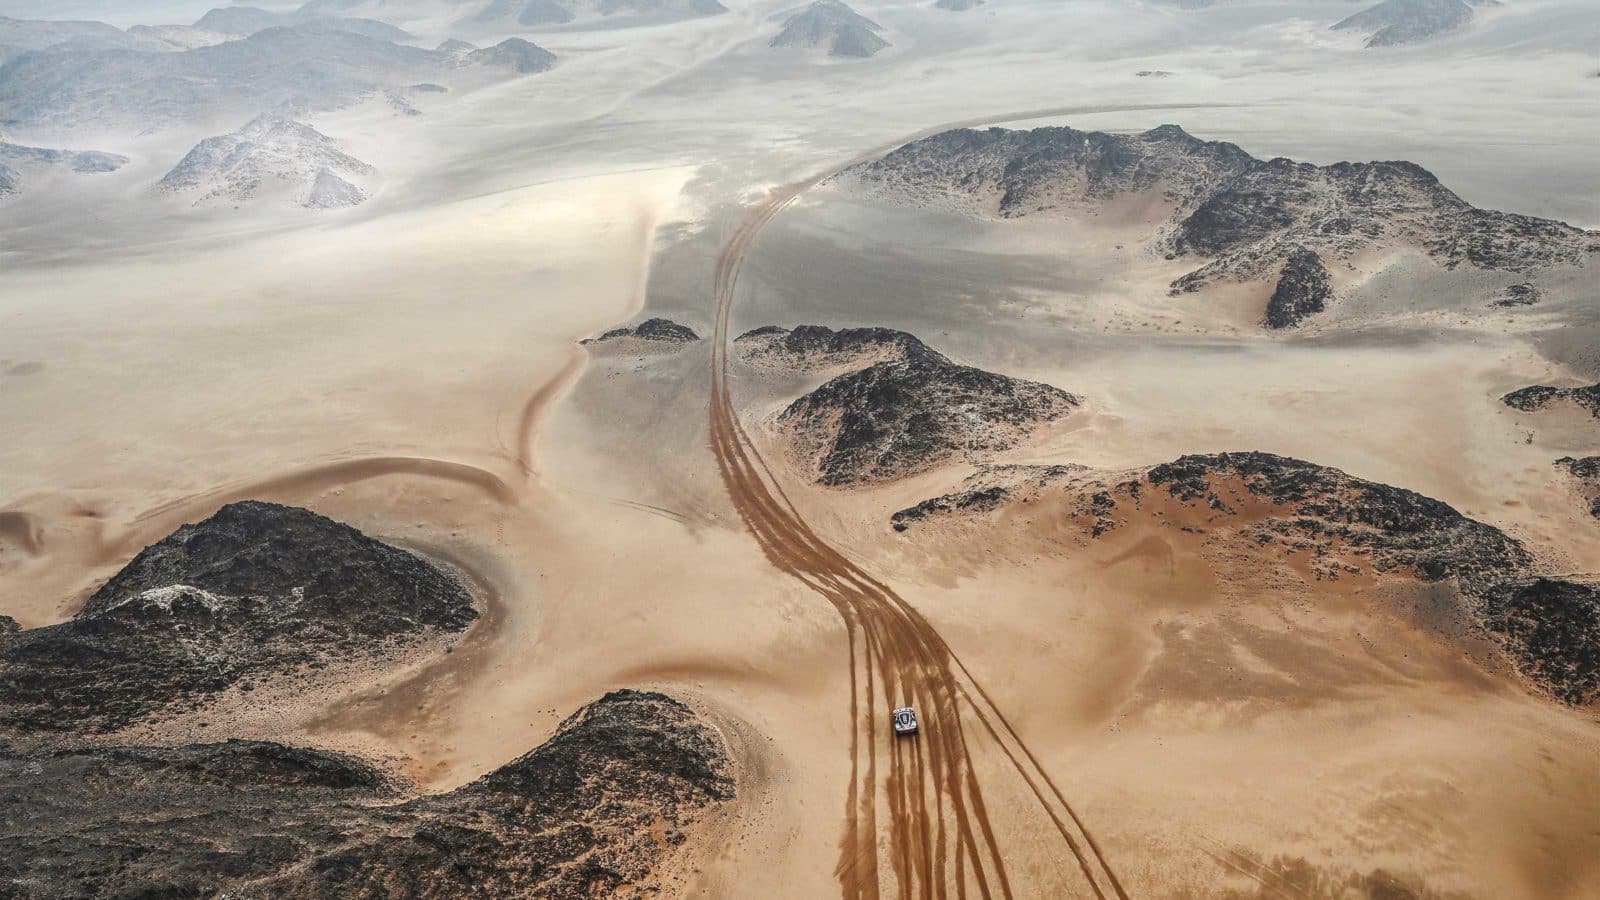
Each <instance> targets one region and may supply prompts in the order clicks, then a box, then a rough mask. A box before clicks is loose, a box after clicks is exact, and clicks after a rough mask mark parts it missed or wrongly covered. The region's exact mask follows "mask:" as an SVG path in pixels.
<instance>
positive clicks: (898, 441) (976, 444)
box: [778, 329, 1078, 485]
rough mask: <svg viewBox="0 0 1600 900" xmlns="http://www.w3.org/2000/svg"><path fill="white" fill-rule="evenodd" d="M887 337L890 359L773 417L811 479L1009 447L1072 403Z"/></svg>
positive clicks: (900, 468)
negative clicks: (892, 352)
mask: <svg viewBox="0 0 1600 900" xmlns="http://www.w3.org/2000/svg"><path fill="white" fill-rule="evenodd" d="M797 330H798V329H797ZM862 333H863V331H856V332H854V334H855V335H858V336H859V335H861V334H862ZM790 334H791V335H792V334H793V333H792V332H791V333H790ZM850 334H851V333H850V332H840V333H838V334H836V335H835V336H834V337H833V338H826V339H824V340H825V342H826V343H829V344H831V343H832V342H833V340H834V339H835V338H839V335H845V337H843V338H839V339H840V340H841V341H842V342H845V343H848V342H850V340H851V337H850V336H849V335H850ZM880 334H881V332H880ZM888 334H889V335H896V334H902V333H899V332H889V333H888ZM904 337H905V338H911V336H910V335H904ZM784 340H788V338H785V339H784ZM890 340H891V346H893V347H894V348H895V349H897V350H898V351H899V353H900V355H899V356H898V357H895V358H890V359H886V360H884V361H882V362H878V363H875V364H873V365H871V366H868V367H867V368H865V369H862V370H860V371H856V372H851V373H849V374H846V375H840V376H839V377H837V378H834V379H833V380H831V381H829V382H827V383H826V384H824V385H822V386H821V387H819V388H817V389H816V390H814V391H812V392H811V393H809V394H807V395H805V396H804V397H801V398H800V399H798V400H796V401H794V402H793V403H791V404H790V405H789V406H788V407H787V408H786V409H784V410H783V412H781V413H779V414H778V423H779V425H780V426H783V427H785V428H786V429H788V430H789V432H790V434H791V435H792V436H793V437H794V440H795V444H796V448H797V450H798V452H799V454H800V455H801V456H802V457H803V458H804V459H805V460H806V463H807V465H809V466H810V467H811V470H812V474H813V476H814V477H815V479H816V480H817V482H818V483H821V484H828V485H846V484H857V483H862V482H869V481H879V480H885V479H889V478H896V477H899V476H902V475H908V474H911V473H914V472H921V471H925V470H927V469H929V468H932V467H933V466H935V465H937V464H939V463H941V462H943V461H945V460H947V459H951V458H953V457H958V456H966V457H968V458H971V457H973V456H975V455H977V454H980V453H985V452H992V451H997V450H1004V449H1009V448H1011V447H1013V446H1016V444H1017V443H1018V442H1020V441H1021V440H1022V439H1023V438H1024V437H1025V436H1026V435H1027V433H1028V432H1029V430H1030V429H1031V428H1032V427H1034V426H1037V425H1039V424H1041V423H1044V422H1049V421H1052V420H1054V419H1058V418H1061V417H1062V416H1065V415H1066V414H1067V413H1069V412H1071V411H1072V410H1073V409H1074V408H1075V407H1077V405H1078V399H1077V398H1076V397H1074V396H1072V395H1071V394H1069V393H1067V392H1065V391H1063V390H1060V389H1059V388H1054V387H1051V386H1050V385H1047V384H1039V383H1037V382H1032V381H1022V380H1020V379H1016V378H1009V377H1007V376H1005V375H997V374H995V373H993V372H985V371H983V370H982V369H975V368H972V367H971V366H962V365H958V364H956V363H954V362H951V361H950V360H949V359H947V358H946V357H945V356H944V355H943V354H940V353H938V352H937V351H935V350H932V349H930V348H929V347H928V346H927V345H925V344H923V343H922V342H921V341H918V340H916V339H915V338H911V339H910V341H905V340H903V339H900V338H891V339H890Z"/></svg>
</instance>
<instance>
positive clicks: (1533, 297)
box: [1493, 281, 1544, 308]
mask: <svg viewBox="0 0 1600 900" xmlns="http://www.w3.org/2000/svg"><path fill="white" fill-rule="evenodd" d="M1543 296H1544V295H1543V293H1542V292H1541V291H1540V290H1539V288H1538V287H1537V286H1536V285H1535V284H1534V283H1533V282H1531V281H1524V282H1522V283H1521V284H1511V285H1507V286H1506V289H1505V290H1503V291H1501V292H1500V296H1498V297H1496V298H1495V299H1494V303H1493V305H1494V306H1498V307H1501V308H1509V307H1514V306H1532V305H1534V304H1535V303H1538V302H1539V300H1540V299H1541V298H1542V297H1543Z"/></svg>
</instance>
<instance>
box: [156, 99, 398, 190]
mask: <svg viewBox="0 0 1600 900" xmlns="http://www.w3.org/2000/svg"><path fill="white" fill-rule="evenodd" d="M376 174H377V172H376V170H375V169H373V168H372V167H371V166H369V165H367V164H366V163H364V162H362V161H361V160H359V159H356V158H355V157H353V156H351V155H350V154H348V153H345V152H344V151H343V150H340V149H339V146H338V144H337V143H335V142H334V140H333V139H332V138H330V137H328V136H327V135H325V134H323V133H322V132H320V131H317V130H316V129H315V128H312V127H311V126H309V125H306V124H304V123H301V122H296V121H294V120H292V119H287V118H284V117H282V116H271V115H267V116H259V117H257V118H256V119H254V120H252V121H251V122H249V123H248V124H247V125H245V126H244V127H243V128H241V129H239V130H238V131H236V132H233V133H232V134H224V135H218V136H216V137H209V138H206V139H205V140H203V141H201V142H200V143H198V144H196V145H195V146H194V149H192V150H190V151H189V152H188V153H187V154H186V155H185V156H184V157H183V159H182V160H181V161H179V163H178V164H177V165H176V166H174V167H173V169H172V171H170V172H168V173H167V174H166V176H165V177H163V178H162V179H161V182H160V185H159V186H160V189H161V190H163V191H166V192H167V193H171V194H180V195H186V196H188V197H192V198H193V202H194V204H195V205H197V206H199V205H206V204H224V203H225V204H239V203H244V202H247V201H250V200H253V199H256V198H257V197H262V196H267V195H271V196H274V197H276V196H281V197H284V198H286V199H288V200H289V201H291V202H293V203H295V204H297V205H299V206H303V207H306V208H308V209H331V208H342V207H348V206H355V205H356V204H358V203H361V202H362V201H364V200H365V199H366V193H365V192H364V191H363V190H362V189H361V187H359V186H358V185H359V184H360V183H363V182H370V181H372V180H373V179H374V177H375V176H376Z"/></svg>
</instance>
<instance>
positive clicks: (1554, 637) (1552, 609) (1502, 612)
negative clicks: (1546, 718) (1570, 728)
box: [1481, 578, 1600, 706]
mask: <svg viewBox="0 0 1600 900" xmlns="http://www.w3.org/2000/svg"><path fill="white" fill-rule="evenodd" d="M1481 596H1482V609H1481V616H1482V620H1483V623H1484V626H1485V627H1486V628H1488V629H1489V630H1490V631H1491V632H1493V633H1494V634H1496V635H1498V636H1499V637H1500V638H1501V641H1502V643H1503V644H1504V646H1505V647H1506V648H1507V650H1508V651H1509V652H1510V653H1511V655H1512V656H1513V658H1514V659H1515V660H1516V661H1517V665H1518V668H1520V669H1521V670H1522V672H1523V674H1525V675H1527V676H1528V677H1529V678H1531V679H1532V680H1533V681H1535V682H1536V683H1538V684H1539V685H1541V686H1543V687H1544V688H1545V689H1546V690H1548V691H1549V692H1550V693H1551V694H1553V695H1555V697H1556V698H1557V699H1559V700H1562V701H1563V702H1566V703H1570V704H1573V705H1580V706H1581V705H1585V704H1589V703H1594V702H1596V701H1597V700H1600V588H1597V587H1596V586H1595V585H1593V584H1588V583H1584V582H1580V581H1565V580H1556V579H1550V578H1534V579H1531V580H1527V581H1517V582H1507V583H1505V584H1501V585H1498V586H1496V587H1495V588H1494V589H1493V590H1488V591H1485V592H1483V593H1482V595H1481Z"/></svg>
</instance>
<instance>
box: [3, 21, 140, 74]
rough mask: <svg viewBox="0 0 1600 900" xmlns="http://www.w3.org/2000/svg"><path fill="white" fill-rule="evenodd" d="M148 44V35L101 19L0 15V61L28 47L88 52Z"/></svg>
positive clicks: (134, 47)
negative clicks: (32, 17)
mask: <svg viewBox="0 0 1600 900" xmlns="http://www.w3.org/2000/svg"><path fill="white" fill-rule="evenodd" d="M151 45H152V42H151V41H150V40H149V39H148V38H144V37H142V36H140V35H138V34H135V33H130V32H125V31H123V30H122V29H120V28H117V27H116V26H114V25H107V24H106V23H104V22H88V21H74V20H69V19H14V18H11V17H9V16H0V63H4V62H5V61H7V60H8V59H10V58H12V57H14V56H18V55H20V54H23V53H26V52H28V51H30V50H44V49H48V48H51V47H60V48H62V49H63V50H76V51H78V52H87V51H96V50H138V49H149V48H150V46H151Z"/></svg>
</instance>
